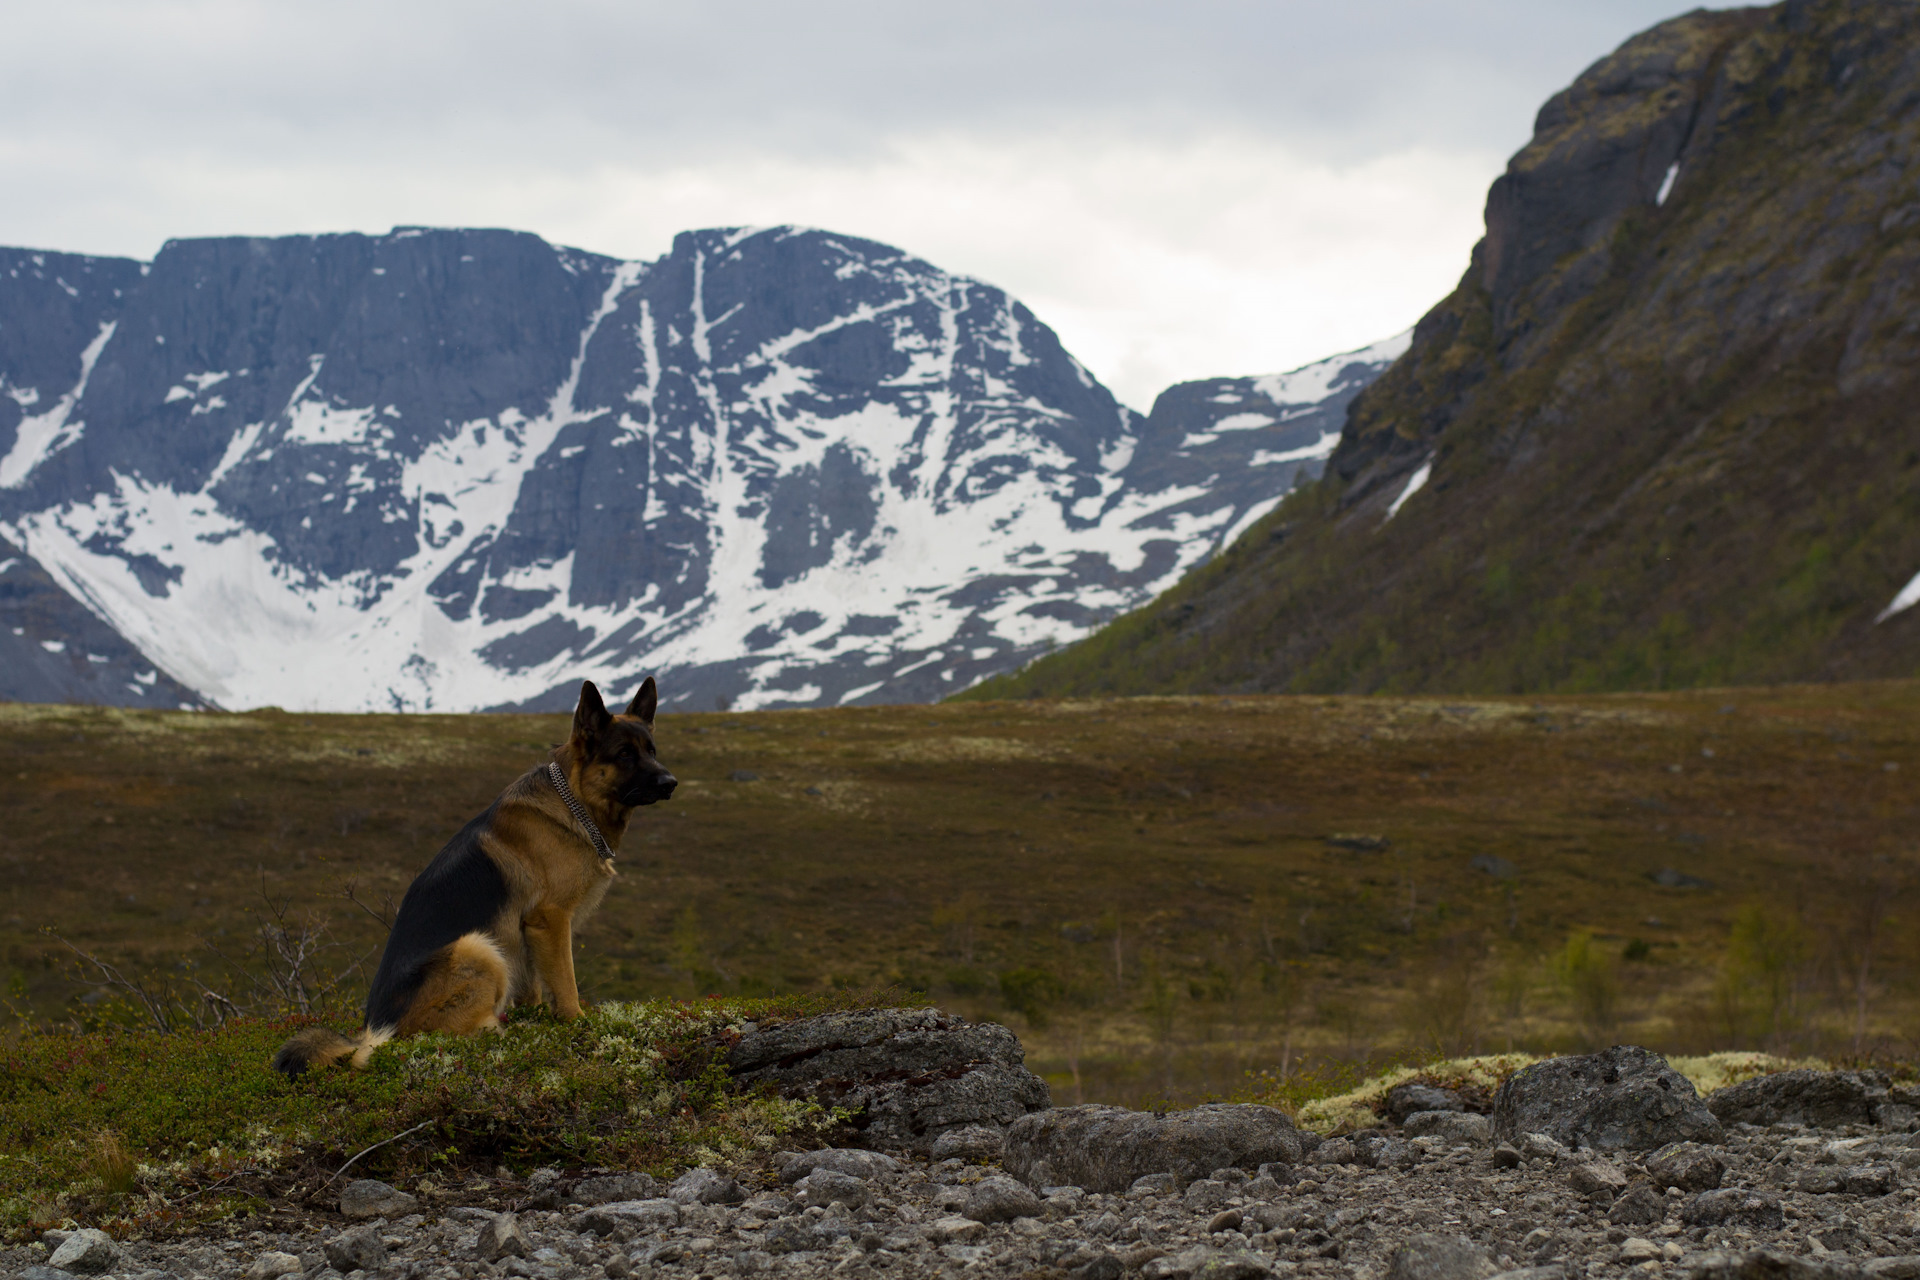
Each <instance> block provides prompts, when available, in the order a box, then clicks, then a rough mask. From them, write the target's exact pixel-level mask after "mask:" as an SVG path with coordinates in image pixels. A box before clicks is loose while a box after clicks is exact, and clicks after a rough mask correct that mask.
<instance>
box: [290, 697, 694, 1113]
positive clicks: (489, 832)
mask: <svg viewBox="0 0 1920 1280" xmlns="http://www.w3.org/2000/svg"><path fill="white" fill-rule="evenodd" d="M659 700H660V698H659V691H658V690H657V689H656V687H655V686H654V683H653V677H652V676H648V677H647V678H646V680H645V681H643V682H642V683H641V685H640V692H638V693H636V694H634V695H633V701H632V703H630V704H629V705H628V706H627V709H626V711H625V712H624V713H623V714H621V715H612V714H610V713H609V712H608V711H607V708H606V704H605V703H603V702H602V701H601V700H600V691H599V690H598V689H596V688H594V686H593V682H592V681H591V680H587V681H582V682H581V685H580V703H579V705H578V706H577V707H576V708H575V709H574V713H573V733H572V735H571V736H570V737H569V738H568V739H567V742H566V743H565V745H563V746H560V747H557V748H555V750H554V751H553V754H552V755H551V756H550V757H549V759H548V762H547V763H546V764H543V765H540V766H538V767H536V768H533V769H529V770H528V771H527V772H525V773H523V774H521V775H520V776H519V777H518V778H516V779H515V780H514V781H513V783H512V784H511V785H509V786H508V787H507V789H506V790H505V791H503V792H501V793H500V798H499V799H498V800H495V801H494V802H493V805H492V807H490V808H489V809H488V810H487V811H486V812H485V813H483V814H481V815H480V816H479V817H477V818H475V819H474V820H473V821H471V822H469V823H468V824H467V825H466V826H465V827H463V828H461V830H460V833H459V834H458V835H456V836H454V837H453V839H451V840H449V841H447V844H446V847H445V848H443V849H441V850H440V852H439V853H438V854H437V855H436V856H435V857H434V859H433V861H432V862H430V863H428V864H427V869H426V870H425V871H422V872H421V873H420V875H419V877H418V878H417V879H415V880H414V882H413V883H412V884H411V885H409V886H408V888H407V893H406V896H405V897H404V898H402V899H401V900H400V911H399V914H398V915H396V916H395V917H394V921H393V929H392V931H391V932H390V933H389V934H388V935H387V949H386V951H385V952H384V953H383V954H382V955H381V957H380V969H379V972H377V973H375V974H374V976H373V987H372V989H371V990H369V991H368V992H367V1016H366V1024H365V1025H364V1026H362V1027H361V1028H360V1030H359V1031H357V1032H355V1033H354V1034H353V1035H350V1036H346V1035H341V1034H340V1033H339V1032H337V1031H330V1030H328V1029H327V1028H325V1027H313V1028H311V1029H309V1030H306V1031H302V1032H301V1033H300V1034H299V1035H297V1036H295V1037H294V1038H293V1039H291V1040H289V1041H287V1043H286V1044H285V1045H284V1046H282V1047H281V1050H280V1052H279V1053H278V1054H276V1055H275V1056H274V1059H273V1066H274V1069H275V1070H276V1071H283V1072H285V1073H286V1074H287V1075H290V1076H295V1075H299V1074H300V1073H301V1072H302V1071H305V1070H306V1069H307V1068H308V1067H313V1066H321V1065H325V1064H329V1063H334V1062H338V1061H340V1060H341V1059H342V1058H346V1059H349V1060H350V1061H351V1062H352V1064H353V1065H354V1066H355V1067H361V1068H364V1067H365V1066H366V1065H367V1059H368V1058H369V1057H370V1056H371V1055H372V1053H373V1051H374V1050H375V1049H377V1048H379V1047H380V1046H381V1045H382V1044H385V1043H386V1042H387V1041H388V1040H391V1039H392V1038H394V1037H395V1036H410V1035H415V1034H417V1033H419V1032H422V1031H446V1032H451V1033H452V1034H454V1035H464V1034H466V1033H468V1032H472V1031H480V1030H482V1029H485V1028H489V1027H497V1026H499V1025H500V1017H501V1015H502V1014H504V1013H505V1012H506V1011H507V1007H508V1006H509V1005H511V1004H514V1003H521V1004H529V1003H534V1002H537V1001H540V1000H542V999H546V1000H551V1001H552V1003H553V1008H554V1012H556V1013H557V1014H559V1015H560V1017H561V1018H563V1019H565V1020H568V1021H571V1020H573V1019H574V1018H577V1017H579V1016H580V991H579V988H578V987H577V986H575V985H574V979H573V930H574V926H575V925H576V924H577V923H580V922H582V921H584V920H585V918H586V916H587V915H588V913H589V912H591V911H592V910H593V909H594V908H595V907H596V906H598V905H599V904H600V899H601V898H603V897H605V896H606V892H607V888H608V886H610V885H611V884H612V883H613V878H614V875H615V872H614V869H613V857H614V852H615V850H617V849H618V848H619V847H620V837H621V835H622V834H623V833H624V832H625V831H626V829H627V819H628V817H629V816H630V815H631V814H632V813H633V811H634V809H635V808H636V807H638V806H640V805H645V804H653V803H654V802H656V801H659V800H665V799H667V798H668V797H669V796H671V795H672V794H673V789H674V787H675V786H676V785H677V783H676V780H675V778H674V776H673V775H672V774H671V773H669V772H667V769H666V766H665V765H662V764H661V763H660V761H659V758H658V757H657V756H656V755H655V753H654V742H653V713H654V710H655V708H656V707H657V706H658V705H659Z"/></svg>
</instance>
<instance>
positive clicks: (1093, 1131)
mask: <svg viewBox="0 0 1920 1280" xmlns="http://www.w3.org/2000/svg"><path fill="white" fill-rule="evenodd" d="M1317 1145H1318V1143H1317V1142H1312V1143H1310V1142H1309V1141H1308V1140H1307V1139H1306V1138H1305V1137H1304V1136H1303V1135H1302V1134H1301V1132H1300V1130H1298V1129H1296V1128H1295V1127H1294V1125H1293V1122H1292V1121H1291V1120H1289V1119H1288V1118H1287V1115H1286V1113H1285V1112H1283V1111H1281V1110H1279V1109H1278V1108H1275V1107H1263V1106H1254V1105H1240V1104H1230V1103H1212V1104H1208V1105H1206V1106H1200V1107H1194V1108H1192V1109H1190V1110H1187V1111H1171V1112H1167V1113H1166V1114H1164V1115H1155V1114H1154V1113H1152V1112H1148V1111H1129V1110H1127V1109H1125V1108H1124V1107H1107V1106H1079V1107H1060V1108H1055V1109H1053V1110H1050V1111H1041V1112H1036V1113H1035V1114H1033V1115H1029V1116H1026V1117H1023V1118H1022V1119H1019V1120H1016V1121H1015V1122H1014V1123H1013V1124H1012V1125H1010V1126H1009V1127H1008V1129H1007V1150H1006V1159H1005V1164H1006V1169H1007V1171H1008V1172H1009V1173H1011V1174H1013V1175H1014V1176H1015V1177H1016V1178H1019V1179H1021V1180H1022V1181H1024V1182H1027V1183H1029V1184H1030V1185H1031V1184H1036V1183H1042V1182H1052V1183H1073V1184H1074V1185H1076V1186H1081V1187H1085V1188H1086V1189H1087V1190H1089V1191H1122V1190H1126V1189H1127V1188H1129V1187H1131V1186H1133V1185H1134V1183H1135V1180H1136V1179H1138V1178H1140V1177H1142V1176H1144V1175H1147V1174H1154V1173H1162V1172H1170V1173H1172V1174H1174V1175H1175V1176H1176V1177H1177V1178H1180V1179H1182V1180H1190V1179H1193V1178H1200V1177H1204V1176H1206V1175H1207V1174H1208V1173H1210V1172H1212V1171H1213V1170H1215V1169H1220V1168H1226V1167H1234V1168H1241V1169H1253V1168H1257V1167H1259V1166H1261V1165H1263V1164H1267V1163H1285V1164H1296V1163H1298V1162H1299V1161H1300V1160H1301V1159H1303V1158H1304V1157H1305V1155H1306V1154H1307V1152H1308V1151H1309V1150H1311V1149H1312V1148H1313V1147H1314V1146H1317ZM1040 1173H1045V1174H1046V1175H1047V1176H1046V1177H1038V1176H1036V1175H1037V1174H1040Z"/></svg>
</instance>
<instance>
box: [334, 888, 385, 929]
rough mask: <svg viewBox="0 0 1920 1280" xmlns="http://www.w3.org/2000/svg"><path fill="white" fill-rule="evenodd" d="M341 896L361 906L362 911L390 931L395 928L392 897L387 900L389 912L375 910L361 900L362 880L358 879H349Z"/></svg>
mask: <svg viewBox="0 0 1920 1280" xmlns="http://www.w3.org/2000/svg"><path fill="white" fill-rule="evenodd" d="M340 896H341V897H343V898H345V899H346V900H347V901H348V902H351V903H352V904H353V905H354V906H356V907H358V908H360V909H361V910H362V911H364V912H366V913H367V914H368V915H370V916H372V917H373V918H374V919H375V920H378V921H379V922H380V927H381V928H383V929H386V930H388V931H389V932H391V931H392V929H393V916H392V914H391V909H392V906H393V901H392V899H388V901H387V906H388V909H389V914H387V915H381V914H380V913H379V912H378V911H375V910H374V909H373V908H372V907H370V906H368V905H367V904H366V903H364V902H362V901H360V882H359V881H358V880H349V881H347V887H346V888H345V889H342V890H341V891H340Z"/></svg>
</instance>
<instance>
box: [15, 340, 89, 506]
mask: <svg viewBox="0 0 1920 1280" xmlns="http://www.w3.org/2000/svg"><path fill="white" fill-rule="evenodd" d="M115 324H116V322H114V321H108V322H107V323H106V324H103V325H101V326H100V332H99V333H98V334H96V335H94V339H93V341H92V342H89V343H88V344H87V348H86V350H85V351H82V352H81V353H80V380H79V381H78V382H76V383H74V384H73V389H72V390H71V391H69V392H67V394H65V395H63V396H61V397H60V399H59V400H58V401H56V402H55V403H54V405H53V407H52V408H50V409H48V410H47V411H46V412H45V413H41V414H36V415H34V416H33V417H30V418H22V419H20V428H19V431H18V432H17V433H16V434H15V435H14V438H13V448H11V449H9V450H7V456H6V457H4V458H0V489H17V488H19V487H20V486H21V485H22V484H24V483H26V479H27V477H28V476H29V475H31V474H33V469H34V468H35V467H37V466H39V465H40V464H41V463H42V462H45V461H46V460H47V459H48V458H50V457H52V456H53V455H54V454H56V453H58V452H60V450H62V449H64V448H66V447H67V446H68V445H70V444H72V443H73V442H74V441H75V440H78V439H79V438H80V432H81V430H82V429H83V428H84V427H85V426H86V424H85V423H82V422H74V423H72V424H71V425H69V424H68V422H67V419H68V417H69V416H70V415H71V414H72V413H73V407H74V406H75V405H76V404H78V403H80V397H81V396H83V395H85V394H86V391H87V379H88V378H91V377H92V376H93V366H94V365H95V364H96V363H97V362H98V361H99V359H100V353H101V351H103V350H105V349H106V345H107V341H108V339H110V338H112V337H113V330H114V327H115ZM36 398H37V397H36Z"/></svg>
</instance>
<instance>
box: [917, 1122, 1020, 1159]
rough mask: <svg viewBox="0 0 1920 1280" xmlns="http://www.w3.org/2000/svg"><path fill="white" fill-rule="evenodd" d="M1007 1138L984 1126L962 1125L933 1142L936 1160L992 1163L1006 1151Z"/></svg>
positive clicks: (998, 1131) (997, 1131) (996, 1130)
mask: <svg viewBox="0 0 1920 1280" xmlns="http://www.w3.org/2000/svg"><path fill="white" fill-rule="evenodd" d="M1006 1146H1007V1140H1006V1136H1005V1135H1004V1134H1002V1133H1001V1132H1000V1130H998V1129H994V1128H990V1127H988V1126H987V1125H984V1124H969V1125H962V1126H961V1127H960V1128H958V1129H949V1130H947V1131H946V1132H945V1133H943V1134H941V1135H940V1136H939V1137H938V1138H935V1139H934V1140H933V1153H932V1154H933V1158H934V1159H935V1160H969V1161H977V1162H980V1163H983V1164H984V1163H991V1162H993V1161H995V1160H998V1159H999V1158H1000V1156H1001V1153H1002V1152H1004V1151H1005V1150H1006Z"/></svg>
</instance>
